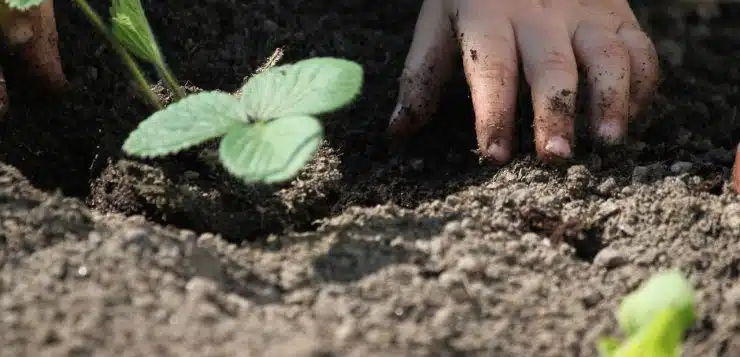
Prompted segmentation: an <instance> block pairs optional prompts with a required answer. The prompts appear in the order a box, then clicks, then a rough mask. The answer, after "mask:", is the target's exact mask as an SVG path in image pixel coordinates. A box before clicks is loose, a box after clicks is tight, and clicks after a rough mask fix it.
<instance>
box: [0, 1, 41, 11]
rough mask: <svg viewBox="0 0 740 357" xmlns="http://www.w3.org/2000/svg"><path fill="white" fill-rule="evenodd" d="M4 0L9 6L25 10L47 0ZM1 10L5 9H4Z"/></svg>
mask: <svg viewBox="0 0 740 357" xmlns="http://www.w3.org/2000/svg"><path fill="white" fill-rule="evenodd" d="M2 1H4V2H5V4H7V6H8V7H10V8H11V9H16V10H22V11H25V10H28V9H30V8H32V7H34V6H39V5H41V3H43V2H44V1H45V0H2ZM0 11H4V9H3V10H0Z"/></svg>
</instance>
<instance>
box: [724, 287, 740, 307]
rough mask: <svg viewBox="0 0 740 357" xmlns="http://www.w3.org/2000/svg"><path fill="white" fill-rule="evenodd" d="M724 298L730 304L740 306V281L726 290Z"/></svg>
mask: <svg viewBox="0 0 740 357" xmlns="http://www.w3.org/2000/svg"><path fill="white" fill-rule="evenodd" d="M724 298H725V302H727V303H728V304H730V305H733V306H736V307H740V283H736V284H735V286H733V287H732V288H730V289H729V290H727V291H725V294H724Z"/></svg>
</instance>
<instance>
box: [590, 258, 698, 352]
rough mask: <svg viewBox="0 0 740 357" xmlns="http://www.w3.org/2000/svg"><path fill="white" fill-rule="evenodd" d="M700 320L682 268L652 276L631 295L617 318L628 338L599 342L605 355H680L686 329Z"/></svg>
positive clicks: (608, 338) (599, 346) (599, 348)
mask: <svg viewBox="0 0 740 357" xmlns="http://www.w3.org/2000/svg"><path fill="white" fill-rule="evenodd" d="M695 319H696V312H695V293H694V290H693V288H692V287H691V284H690V283H689V282H688V281H687V280H686V278H684V276H683V275H682V274H681V272H680V271H677V270H672V271H669V272H663V273H659V274H656V275H655V276H653V277H651V278H650V279H649V280H648V281H647V282H646V283H645V284H644V285H643V286H641V287H640V288H639V289H638V290H636V291H635V292H633V293H632V294H630V295H629V296H627V297H626V298H625V299H624V301H622V304H621V305H620V307H619V311H618V313H617V320H618V321H619V325H620V328H621V329H622V331H623V332H624V334H625V336H626V339H625V340H624V341H621V342H620V341H618V340H617V339H615V338H611V337H607V338H604V339H602V340H601V341H600V342H599V345H598V350H599V354H600V355H601V356H602V357H648V356H649V357H680V356H681V355H682V353H683V349H682V342H683V338H684V334H685V333H686V330H687V329H688V328H689V327H691V325H692V324H693V323H694V320H695Z"/></svg>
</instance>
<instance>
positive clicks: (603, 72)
mask: <svg viewBox="0 0 740 357" xmlns="http://www.w3.org/2000/svg"><path fill="white" fill-rule="evenodd" d="M573 49H574V52H575V54H576V60H577V61H578V64H579V65H580V66H581V67H582V68H583V69H584V72H585V74H586V76H585V77H586V80H587V82H588V87H589V96H588V97H589V107H590V118H591V125H590V127H591V129H592V134H593V136H594V138H595V139H596V140H598V141H600V142H601V143H603V144H607V145H612V144H618V143H621V142H622V140H623V139H624V137H625V135H626V133H627V126H628V125H627V124H628V122H627V120H628V119H627V118H628V111H629V91H630V56H629V53H628V51H627V48H626V46H625V45H624V44H623V43H622V41H621V40H620V39H619V38H618V37H617V35H616V34H615V33H614V32H613V31H609V30H608V29H606V28H603V27H600V26H597V25H590V24H587V23H583V24H581V25H580V26H578V28H577V29H576V31H575V33H574V35H573Z"/></svg>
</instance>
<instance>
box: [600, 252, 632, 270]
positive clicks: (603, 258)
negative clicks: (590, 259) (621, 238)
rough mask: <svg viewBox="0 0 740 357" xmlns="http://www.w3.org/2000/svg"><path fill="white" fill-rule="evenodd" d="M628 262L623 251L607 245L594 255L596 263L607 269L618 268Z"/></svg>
mask: <svg viewBox="0 0 740 357" xmlns="http://www.w3.org/2000/svg"><path fill="white" fill-rule="evenodd" d="M626 263H627V259H626V258H625V257H624V255H623V254H622V252H620V251H619V250H616V249H614V248H609V247H606V248H604V249H602V250H601V251H600V252H599V253H598V254H596V257H594V265H595V266H597V267H601V268H606V269H614V268H618V267H620V266H622V265H624V264H626Z"/></svg>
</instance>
